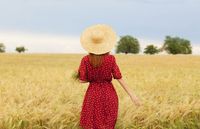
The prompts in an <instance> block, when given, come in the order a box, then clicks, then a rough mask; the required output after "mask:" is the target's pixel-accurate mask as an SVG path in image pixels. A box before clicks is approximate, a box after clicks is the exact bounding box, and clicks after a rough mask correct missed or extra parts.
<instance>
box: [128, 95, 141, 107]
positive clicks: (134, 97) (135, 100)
mask: <svg viewBox="0 0 200 129" xmlns="http://www.w3.org/2000/svg"><path fill="white" fill-rule="evenodd" d="M130 97H131V100H132V101H133V103H135V105H136V106H141V105H142V104H141V102H140V100H139V98H138V97H137V96H134V95H131V96H130Z"/></svg>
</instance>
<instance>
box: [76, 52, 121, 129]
mask: <svg viewBox="0 0 200 129" xmlns="http://www.w3.org/2000/svg"><path fill="white" fill-rule="evenodd" d="M78 71H79V79H80V80H83V81H88V82H89V86H88V89H87V90H86V93H85V96H84V100H83V104H82V110H81V114H80V126H81V127H82V128H84V129H114V127H115V124H116V121H117V116H118V95H117V93H116V91H115V88H114V86H113V84H112V78H114V79H120V78H122V75H121V72H120V69H119V67H118V65H117V63H116V59H115V57H114V56H113V55H111V54H109V55H104V56H103V63H102V64H101V66H99V67H96V68H95V67H93V66H92V65H91V64H90V62H89V55H86V56H84V57H83V58H82V60H81V63H80V66H79V69H78Z"/></svg>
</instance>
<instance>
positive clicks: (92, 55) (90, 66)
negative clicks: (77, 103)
mask: <svg viewBox="0 0 200 129" xmlns="http://www.w3.org/2000/svg"><path fill="white" fill-rule="evenodd" d="M116 37H117V36H116V34H115V32H114V31H113V30H112V28H111V27H109V26H107V25H100V24H98V25H94V26H91V27H89V28H87V29H86V30H85V31H84V32H83V34H82V36H81V44H82V46H83V48H84V49H85V50H86V51H88V52H89V54H88V55H86V56H84V57H83V58H82V60H81V63H80V66H79V69H78V73H79V80H80V82H81V83H88V82H89V87H88V89H87V91H86V93H85V97H84V100H83V105H82V110H81V114H80V126H81V127H82V128H84V129H114V127H115V124H116V121H117V116H118V96H117V93H116V91H115V88H114V87H113V84H112V82H111V81H112V78H114V79H117V80H118V82H119V83H120V84H121V86H122V87H123V88H124V90H125V91H126V92H127V94H128V95H129V96H130V97H131V100H132V101H133V102H134V103H135V104H136V105H137V106H139V105H141V104H140V101H139V99H138V98H137V97H136V96H135V95H134V94H133V92H131V91H130V89H129V88H128V86H127V84H126V83H125V82H124V80H123V79H122V74H121V72H120V69H119V67H118V65H117V63H116V59H115V57H114V56H113V55H111V54H110V53H109V52H110V50H111V49H112V48H113V47H114V45H115V43H116V39H117V38H116Z"/></svg>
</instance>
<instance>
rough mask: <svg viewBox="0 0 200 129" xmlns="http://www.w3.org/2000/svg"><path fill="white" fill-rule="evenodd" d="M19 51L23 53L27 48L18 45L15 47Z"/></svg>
mask: <svg viewBox="0 0 200 129" xmlns="http://www.w3.org/2000/svg"><path fill="white" fill-rule="evenodd" d="M15 50H16V51H17V52H19V53H21V52H25V51H26V50H27V49H26V48H25V47H24V46H19V47H16V49H15Z"/></svg>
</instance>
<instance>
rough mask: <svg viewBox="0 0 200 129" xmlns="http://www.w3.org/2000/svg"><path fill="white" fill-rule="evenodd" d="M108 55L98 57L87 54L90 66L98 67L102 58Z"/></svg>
mask: <svg viewBox="0 0 200 129" xmlns="http://www.w3.org/2000/svg"><path fill="white" fill-rule="evenodd" d="M108 54H109V52H107V53H104V54H100V55H96V54H94V53H89V62H90V64H92V66H93V67H99V66H100V65H101V64H102V57H103V56H104V55H108Z"/></svg>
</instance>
